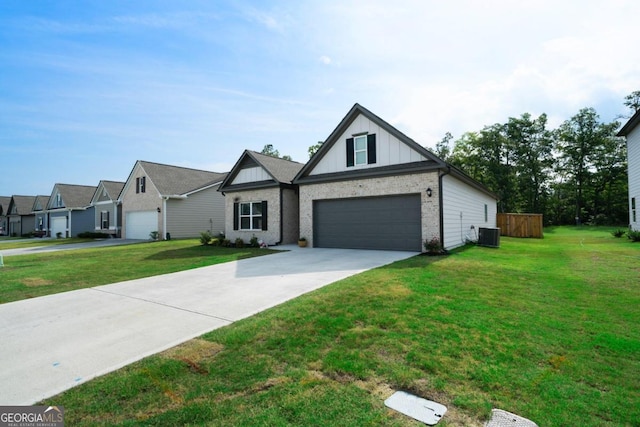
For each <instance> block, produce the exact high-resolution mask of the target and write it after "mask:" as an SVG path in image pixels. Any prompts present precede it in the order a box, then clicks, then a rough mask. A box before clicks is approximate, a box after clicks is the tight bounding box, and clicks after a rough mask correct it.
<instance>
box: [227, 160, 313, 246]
mask: <svg viewBox="0 0 640 427" xmlns="http://www.w3.org/2000/svg"><path fill="white" fill-rule="evenodd" d="M303 166H304V165H303V164H302V163H298V162H293V161H289V160H284V159H280V158H277V157H272V156H266V155H264V154H260V153H256V152H255V151H249V150H245V151H244V153H242V155H241V156H240V159H239V160H238V161H237V162H236V164H235V166H234V167H233V169H231V172H229V175H227V178H226V179H225V180H224V181H223V182H222V184H221V185H220V188H219V190H218V191H220V192H222V194H224V196H225V199H226V204H225V205H226V212H225V214H226V218H227V219H226V226H225V234H226V237H227V239H229V240H231V241H235V240H236V239H238V238H241V239H242V240H244V241H245V242H249V241H250V240H251V238H253V237H254V236H255V237H256V238H257V239H258V240H261V241H263V242H264V243H266V244H268V245H276V244H287V243H295V242H296V241H297V240H298V233H299V224H298V219H299V211H298V187H297V185H293V184H292V181H293V178H294V177H295V176H296V174H297V173H298V172H299V171H300V170H301V169H302V167H303Z"/></svg>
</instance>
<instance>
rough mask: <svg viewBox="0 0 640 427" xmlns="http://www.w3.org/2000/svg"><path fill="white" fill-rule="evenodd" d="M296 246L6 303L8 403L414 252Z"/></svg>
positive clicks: (0, 359) (2, 336)
mask: <svg viewBox="0 0 640 427" xmlns="http://www.w3.org/2000/svg"><path fill="white" fill-rule="evenodd" d="M284 248H285V249H290V251H286V252H285V251H283V252H281V253H277V254H273V255H267V256H262V257H257V258H250V259H245V260H240V261H235V262H229V263H225V264H218V265H214V266H210V267H203V268H198V269H194V270H187V271H182V272H178V273H172V274H166V275H161V276H155V277H149V278H145V279H138V280H131V281H127V282H120V283H115V284H112V285H105V286H98V287H95V288H90V289H81V290H77V291H71V292H65V293H60V294H55V295H49V296H45V297H40V298H34V299H30V300H24V301H17V302H12V303H8V304H2V305H0V331H1V332H0V342H1V345H0V366H1V367H2V369H0V405H31V404H34V403H35V402H38V401H40V400H42V399H45V398H48V397H51V396H54V395H56V394H58V393H60V392H62V391H64V390H67V389H69V388H71V387H73V386H75V385H78V384H81V383H83V382H86V381H88V380H90V379H92V378H94V377H96V376H99V375H103V374H106V373H108V372H111V371H114V370H116V369H118V368H121V367H123V366H126V365H128V364H130V363H132V362H135V361H137V360H140V359H142V358H144V357H146V356H149V355H151V354H154V353H157V352H160V351H163V350H166V349H168V348H170V347H173V346H175V345H178V344H180V343H182V342H184V341H188V340H190V339H192V338H195V337H197V336H199V335H202V334H204V333H206V332H208V331H211V330H213V329H217V328H220V327H222V326H226V325H229V324H231V323H233V322H235V321H237V320H240V319H243V318H246V317H249V316H251V315H253V314H255V313H258V312H260V311H262V310H265V309H268V308H270V307H273V306H276V305H278V304H281V303H283V302H285V301H287V300H290V299H292V298H295V297H297V296H299V295H302V294H304V293H307V292H310V291H313V290H315V289H318V288H321V287H323V286H325V285H327V284H330V283H332V282H335V281H338V280H341V279H343V278H345V277H349V276H351V275H354V274H357V273H360V272H362V271H365V270H369V269H371V268H375V267H379V266H382V265H386V264H389V263H392V262H395V261H398V260H401V259H405V258H408V257H411V256H413V255H415V253H413V252H398V251H364V250H352V249H319V248H306V249H299V248H297V247H294V246H291V247H284Z"/></svg>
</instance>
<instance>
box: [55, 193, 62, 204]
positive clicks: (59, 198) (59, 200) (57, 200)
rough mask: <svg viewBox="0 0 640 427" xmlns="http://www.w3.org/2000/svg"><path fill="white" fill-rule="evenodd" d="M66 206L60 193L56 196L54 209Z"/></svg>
mask: <svg viewBox="0 0 640 427" xmlns="http://www.w3.org/2000/svg"><path fill="white" fill-rule="evenodd" d="M63 206H64V205H63V204H62V196H61V195H60V193H58V194H56V204H55V206H54V207H56V208H61V207H63Z"/></svg>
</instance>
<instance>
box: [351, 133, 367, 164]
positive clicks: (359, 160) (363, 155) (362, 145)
mask: <svg viewBox="0 0 640 427" xmlns="http://www.w3.org/2000/svg"><path fill="white" fill-rule="evenodd" d="M353 140H354V141H353V142H354V148H355V150H354V151H355V160H356V165H366V164H367V136H366V135H363V136H357V137H355V138H354V139H353Z"/></svg>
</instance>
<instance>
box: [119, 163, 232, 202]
mask: <svg viewBox="0 0 640 427" xmlns="http://www.w3.org/2000/svg"><path fill="white" fill-rule="evenodd" d="M137 165H140V167H142V169H143V170H144V172H145V173H146V174H147V177H148V178H149V179H150V180H151V182H153V185H155V187H156V188H157V189H158V192H159V193H160V195H161V196H165V197H171V196H185V195H188V194H190V193H193V192H195V191H197V190H200V189H203V188H206V187H210V186H212V185H214V184H217V183H219V182H222V181H223V180H224V179H225V177H226V176H227V174H226V173H218V172H210V171H204V170H199V169H190V168H184V167H181V166H171V165H163V164H161V163H153V162H147V161H144V160H138V161H137V162H136V166H137ZM135 169H136V167H135V166H134V167H133V169H132V170H131V174H130V175H129V178H128V179H127V184H125V187H126V186H127V185H131V184H130V182H129V181H130V179H131V176H132V174H133V172H134V171H135ZM123 191H124V190H123Z"/></svg>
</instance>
